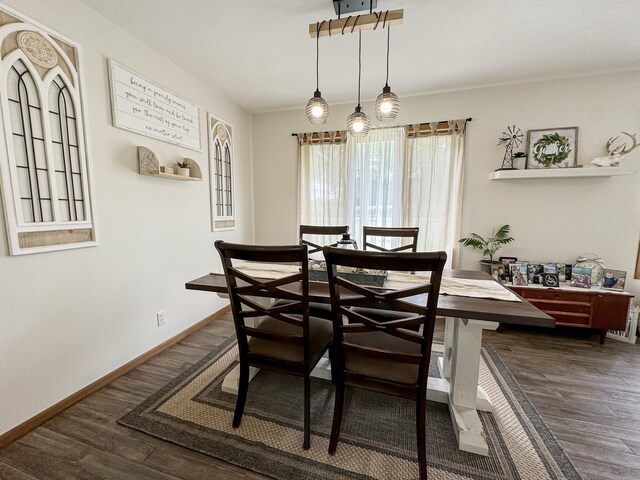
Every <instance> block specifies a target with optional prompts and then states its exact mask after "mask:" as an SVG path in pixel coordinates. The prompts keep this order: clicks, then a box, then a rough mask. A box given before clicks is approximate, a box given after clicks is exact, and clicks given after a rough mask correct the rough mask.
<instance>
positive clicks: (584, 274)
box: [571, 267, 591, 288]
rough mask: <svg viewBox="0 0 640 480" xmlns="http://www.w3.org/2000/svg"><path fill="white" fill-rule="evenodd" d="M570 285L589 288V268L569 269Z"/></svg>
mask: <svg viewBox="0 0 640 480" xmlns="http://www.w3.org/2000/svg"><path fill="white" fill-rule="evenodd" d="M571 286H572V287H579V288H591V269H590V268H582V267H573V268H572V269H571Z"/></svg>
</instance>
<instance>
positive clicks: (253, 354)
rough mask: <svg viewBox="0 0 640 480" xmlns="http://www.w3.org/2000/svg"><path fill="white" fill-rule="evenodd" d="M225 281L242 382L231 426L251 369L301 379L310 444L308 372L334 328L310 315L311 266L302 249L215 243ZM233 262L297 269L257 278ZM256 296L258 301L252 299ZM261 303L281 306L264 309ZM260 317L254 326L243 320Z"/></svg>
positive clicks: (237, 420) (243, 400)
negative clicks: (271, 264)
mask: <svg viewBox="0 0 640 480" xmlns="http://www.w3.org/2000/svg"><path fill="white" fill-rule="evenodd" d="M215 246H216V249H217V250H218V252H220V258H221V259H222V265H223V268H224V274H225V277H226V280H227V288H228V290H229V298H230V300H231V311H232V313H233V320H234V324H235V329H236V336H237V339H238V351H239V358H240V384H239V388H238V398H237V400H236V408H235V413H234V416H233V427H234V428H236V427H238V426H239V425H240V421H241V420H242V414H243V411H244V407H245V403H246V399H247V392H248V388H249V367H250V366H252V367H257V368H263V369H267V370H274V371H278V372H284V373H288V374H291V375H296V376H300V377H304V442H303V447H304V448H305V449H308V448H309V446H310V411H309V410H310V397H311V394H310V379H309V374H310V373H311V370H313V368H314V367H315V365H316V364H317V363H318V360H320V358H321V357H322V355H323V354H324V352H325V351H326V350H327V349H328V348H329V345H330V344H331V336H332V328H331V324H330V323H329V322H327V321H326V320H323V319H319V318H316V317H312V316H310V315H309V268H308V261H307V260H308V254H307V246H306V245H293V246H259V245H241V244H233V243H226V242H223V241H222V240H218V241H217V242H216V243H215ZM236 260H240V261H243V260H244V261H247V262H260V263H277V264H282V263H287V264H293V265H299V267H300V268H299V271H295V272H294V273H291V274H285V275H286V276H283V277H282V278H278V279H275V280H266V279H264V278H258V277H257V276H256V275H259V270H249V269H243V268H242V265H238V264H237V262H236ZM256 297H257V298H256ZM260 297H262V298H263V299H280V300H281V301H283V302H284V303H281V304H280V305H277V306H276V305H275V304H271V306H268V307H267V306H264V303H270V302H261V301H260ZM255 318H262V319H261V320H260V322H259V323H258V324H257V325H256V326H251V325H253V324H251V325H248V324H247V323H246V322H245V320H246V319H255Z"/></svg>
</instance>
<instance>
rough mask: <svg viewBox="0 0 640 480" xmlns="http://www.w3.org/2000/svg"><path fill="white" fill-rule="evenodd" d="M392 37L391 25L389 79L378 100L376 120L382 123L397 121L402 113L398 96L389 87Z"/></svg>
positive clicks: (389, 30)
mask: <svg viewBox="0 0 640 480" xmlns="http://www.w3.org/2000/svg"><path fill="white" fill-rule="evenodd" d="M390 37H391V25H389V26H388V27H387V79H386V81H385V85H384V88H383V89H382V93H381V94H380V95H378V98H377V99H376V106H375V112H376V118H377V119H378V120H380V121H381V122H390V121H392V120H395V119H396V117H397V116H398V112H399V111H400V100H398V96H397V95H396V94H395V93H393V92H392V91H391V87H390V86H389V39H390Z"/></svg>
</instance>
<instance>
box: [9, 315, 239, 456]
mask: <svg viewBox="0 0 640 480" xmlns="http://www.w3.org/2000/svg"><path fill="white" fill-rule="evenodd" d="M230 309H231V307H230V306H229V305H227V306H226V307H224V308H221V309H220V310H218V311H217V312H215V313H212V314H211V315H209V316H208V317H206V318H205V319H203V320H200V321H199V322H198V323H195V324H194V325H191V326H190V327H189V328H187V329H186V330H183V331H182V332H180V333H178V334H177V335H175V336H173V337H171V338H170V339H168V340H165V341H164V342H162V343H161V344H160V345H158V346H156V347H153V348H152V349H151V350H149V351H147V352H145V353H143V354H142V355H140V356H138V357H136V358H134V359H133V360H131V361H130V362H127V363H125V364H124V365H122V366H121V367H119V368H117V369H115V370H114V371H113V372H111V373H108V374H106V375H105V376H104V377H102V378H99V379H98V380H96V381H95V382H93V383H91V384H89V385H87V386H86V387H84V388H83V389H81V390H78V391H77V392H75V393H73V394H71V395H69V396H68V397H67V398H65V399H63V400H60V401H59V402H58V403H56V404H55V405H53V406H51V407H49V408H47V409H46V410H44V411H42V412H40V413H39V414H37V415H36V416H34V417H31V418H30V419H29V420H26V421H25V422H23V423H21V424H20V425H18V426H17V427H14V428H12V429H11V430H9V431H8V432H6V433H4V434H2V435H0V448H2V447H4V446H6V445H9V444H10V443H13V442H15V441H16V440H18V439H19V438H20V437H22V436H23V435H26V434H27V433H29V432H30V431H31V430H33V429H34V428H36V427H39V426H40V425H42V424H43V423H44V422H46V421H47V420H49V419H51V418H53V417H55V416H56V415H58V414H59V413H60V412H62V411H64V410H66V409H67V408H69V407H70V406H72V405H73V404H75V403H77V402H79V401H80V400H82V399H83V398H85V397H88V396H89V395H91V394H92V393H94V392H96V391H98V390H100V389H101V388H102V387H104V386H105V385H107V384H109V383H111V382H113V381H114V380H115V379H116V378H118V377H120V376H122V375H124V374H125V373H127V372H129V371H131V370H133V369H134V368H136V367H137V366H138V365H140V364H142V363H144V362H146V361H147V360H149V359H150V358H151V357H153V356H154V355H157V354H158V353H160V352H162V351H163V350H166V349H167V348H169V347H171V346H172V345H174V344H176V343H178V342H179V341H180V340H182V339H183V338H184V337H186V336H187V335H190V334H191V333H193V332H195V331H196V330H199V329H200V328H202V327H204V326H205V325H206V324H208V323H209V322H211V321H212V320H214V319H216V318H218V317H220V316H222V315H224V314H225V313H227V312H228V311H229V310H230Z"/></svg>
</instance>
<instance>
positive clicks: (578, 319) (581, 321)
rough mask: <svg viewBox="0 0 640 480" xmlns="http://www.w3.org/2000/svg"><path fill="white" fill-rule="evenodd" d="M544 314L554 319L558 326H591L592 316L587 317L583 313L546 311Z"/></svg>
mask: <svg viewBox="0 0 640 480" xmlns="http://www.w3.org/2000/svg"><path fill="white" fill-rule="evenodd" d="M544 312H545V313H546V314H547V315H549V316H551V317H553V318H554V319H555V321H556V325H573V326H576V327H578V326H582V327H588V326H589V325H590V324H591V315H585V314H583V313H569V312H559V311H550V310H544Z"/></svg>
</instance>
